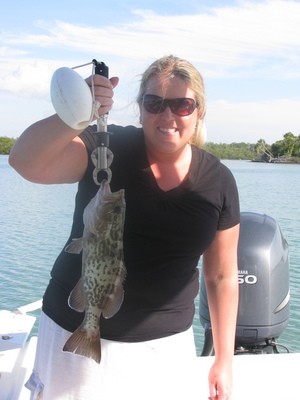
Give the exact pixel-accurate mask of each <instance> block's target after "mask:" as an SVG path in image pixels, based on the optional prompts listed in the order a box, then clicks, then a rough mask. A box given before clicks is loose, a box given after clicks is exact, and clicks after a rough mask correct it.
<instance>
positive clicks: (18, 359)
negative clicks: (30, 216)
mask: <svg viewBox="0 0 300 400" xmlns="http://www.w3.org/2000/svg"><path fill="white" fill-rule="evenodd" d="M34 320H35V318H34V317H31V316H28V315H16V314H13V313H9V312H7V311H4V312H3V311H0V373H1V377H0V400H18V399H21V400H29V398H30V394H29V391H28V390H27V389H26V388H24V387H23V384H24V382H26V380H27V379H28V377H29V375H30V373H31V370H32V367H33V363H34V353H35V346H36V337H33V338H31V340H30V341H29V342H26V340H27V336H28V332H30V330H31V328H32V325H33V323H34ZM9 324H11V325H10V328H9V327H8V325H9ZM21 326H22V328H20V327H21ZM8 337H10V338H8ZM213 361H214V358H213V357H198V358H197V359H196V360H195V361H194V362H192V363H189V364H182V363H181V364H180V363H179V362H178V365H176V363H174V359H173V360H172V362H166V361H162V360H161V359H160V358H159V357H153V358H152V359H151V360H147V361H146V360H145V364H144V365H137V366H136V368H135V369H134V370H132V369H131V370H128V368H127V367H126V365H127V364H126V360H123V361H122V362H121V363H120V365H119V367H118V368H119V371H118V372H119V373H118V374H117V376H118V377H119V378H118V381H117V382H116V385H114V387H111V388H109V389H108V393H104V392H103V393H101V398H102V399H109V400H120V399H122V398H130V399H131V400H140V399H143V400H148V399H149V400H153V399H157V400H169V399H172V400H177V399H178V400H179V399H180V400H182V399H189V400H192V399H195V400H196V399H197V400H204V399H207V398H208V396H209V392H208V384H207V376H208V371H209V368H210V366H211V365H212V363H213ZM299 367H300V353H293V354H267V355H240V356H235V357H234V363H233V369H234V394H233V397H232V400H260V399H264V400H265V399H268V400H282V399H288V398H292V399H295V398H298V397H299V394H298V392H297V380H298V379H299V378H298V376H299ZM99 398H100V396H99Z"/></svg>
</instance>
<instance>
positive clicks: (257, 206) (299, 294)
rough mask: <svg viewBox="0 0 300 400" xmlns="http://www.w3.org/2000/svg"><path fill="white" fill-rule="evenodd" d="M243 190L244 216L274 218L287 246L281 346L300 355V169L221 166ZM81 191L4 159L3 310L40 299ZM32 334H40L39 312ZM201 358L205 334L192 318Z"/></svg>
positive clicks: (0, 179) (0, 228) (0, 173)
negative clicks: (29, 175) (41, 180)
mask: <svg viewBox="0 0 300 400" xmlns="http://www.w3.org/2000/svg"><path fill="white" fill-rule="evenodd" d="M223 162H224V164H226V165H227V166H228V167H229V168H230V170H231V171H232V172H233V174H234V176H235V179H236V181H237V185H238V188H239V195H240V203H241V211H253V212H258V213H262V214H267V215H270V216H271V217H273V218H275V219H276V220H277V222H278V223H279V225H280V228H281V231H282V233H283V236H284V237H285V239H286V240H287V242H288V244H289V253H290V286H291V311H290V320H289V325H288V327H287V328H286V330H285V331H284V333H283V334H282V335H281V336H280V338H279V343H282V344H285V345H287V346H288V347H289V349H290V351H291V352H300V341H299V339H300V307H299V304H300V303H299V301H300V269H299V268H298V267H299V266H300V246H299V243H300V229H299V226H300V191H299V188H298V181H299V176H300V165H278V164H277V165H269V164H259V163H251V162H248V161H235V160H234V161H223ZM76 189H77V185H76V184H75V185H49V186H48V185H36V184H33V183H30V182H27V181H25V180H24V179H23V178H21V177H20V176H19V175H18V174H17V173H16V172H15V171H14V170H13V169H12V168H11V167H10V166H9V165H8V157H7V156H0V193H1V195H0V207H1V208H0V209H1V216H0V309H6V310H14V309H16V308H18V307H19V306H21V305H24V304H27V303H30V302H33V301H36V300H38V299H40V298H41V297H42V295H43V293H44V291H45V288H46V286H47V283H48V280H49V277H50V271H51V268H52V264H53V262H54V260H55V258H56V256H57V254H58V253H59V251H60V250H61V248H62V246H63V245H64V243H65V241H66V238H67V237H68V236H69V232H70V226H71V222H72V216H73V209H74V196H75V193H76ZM35 315H36V316H37V322H36V324H35V327H34V330H33V334H37V326H38V316H39V312H35ZM194 332H195V340H196V344H197V352H198V354H200V352H201V349H202V345H203V333H204V332H203V328H202V326H201V325H200V322H199V318H198V302H196V314H195V318H194Z"/></svg>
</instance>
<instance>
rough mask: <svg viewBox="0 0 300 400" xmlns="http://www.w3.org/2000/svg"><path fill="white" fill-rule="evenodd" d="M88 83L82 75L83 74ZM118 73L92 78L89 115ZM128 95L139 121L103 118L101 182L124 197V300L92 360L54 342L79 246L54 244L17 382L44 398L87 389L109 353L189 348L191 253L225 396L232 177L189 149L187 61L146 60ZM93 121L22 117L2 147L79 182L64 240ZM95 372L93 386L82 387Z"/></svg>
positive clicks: (197, 127) (195, 113)
mask: <svg viewBox="0 0 300 400" xmlns="http://www.w3.org/2000/svg"><path fill="white" fill-rule="evenodd" d="M87 82H88V84H89V85H90V86H91V78H89V79H87ZM117 84H118V78H111V79H110V80H108V79H106V78H105V77H102V76H95V77H94V86H95V98H96V100H98V101H99V102H100V104H101V107H100V110H99V114H105V113H107V112H108V111H109V110H110V109H111V108H112V105H113V100H112V98H113V89H114V87H116V86H117ZM137 102H138V105H139V109H140V122H141V124H142V128H135V127H132V126H129V127H120V126H109V131H110V132H112V133H113V135H111V136H110V149H111V151H112V152H113V154H114V161H113V163H112V165H111V170H112V181H111V190H112V191H117V190H119V189H121V188H123V189H125V198H126V218H125V227H124V236H123V242H124V259H125V265H126V269H127V277H126V281H125V284H124V290H125V297H124V302H123V304H122V306H121V309H120V310H119V311H118V313H117V314H116V315H115V316H114V317H112V318H110V319H107V320H104V319H103V318H102V317H101V319H100V331H101V343H102V361H101V364H100V366H98V365H96V363H95V362H94V361H93V360H89V359H86V358H82V357H78V356H76V355H74V354H70V353H62V352H61V349H62V347H63V345H64V343H65V341H66V340H67V339H68V338H69V337H70V335H71V332H73V331H74V330H75V329H76V328H77V327H78V326H79V325H80V323H81V322H82V318H83V316H82V314H81V313H77V312H76V311H74V310H72V309H71V308H70V307H69V306H68V296H69V293H70V291H71V290H72V289H73V288H74V286H75V284H76V283H77V281H78V279H79V278H80V275H81V256H80V255H78V256H75V255H74V254H68V253H66V252H65V251H64V250H62V252H61V254H60V255H59V256H58V258H57V260H56V262H55V265H54V267H53V269H52V273H51V276H52V277H51V280H50V283H49V285H48V288H47V290H46V293H45V296H44V300H43V313H42V317H41V322H40V330H39V343H38V349H37V356H36V363H35V369H34V373H33V375H32V377H31V380H30V382H29V383H28V387H30V388H31V389H32V391H33V392H35V395H33V398H37V395H38V393H40V396H42V395H43V398H44V399H54V398H74V399H75V398H76V399H77V398H78V399H85V398H86V399H90V398H95V394H93V393H97V390H102V387H103V385H104V380H105V379H109V378H108V376H109V375H110V374H113V373H114V368H117V365H118V359H119V360H120V358H121V357H128V354H127V355H126V351H128V352H129V354H130V357H133V359H134V357H137V358H138V357H141V359H142V362H146V359H147V358H146V357H147V356H149V355H148V354H149V352H154V353H155V354H157V353H158V354H159V355H161V356H163V355H165V356H166V357H170V356H171V354H174V351H175V350H176V357H178V356H179V355H178V352H180V351H181V353H182V354H181V356H182V357H189V356H191V357H194V356H195V348H194V341H193V335H192V321H193V315H194V298H195V297H196V295H197V292H198V288H199V285H198V270H197V264H198V260H199V257H200V256H201V255H202V254H203V274H204V277H205V282H206V288H207V295H208V301H209V308H210V314H211V321H212V329H213V338H214V346H215V354H216V357H215V362H214V364H213V366H212V368H211V370H210V372H209V392H210V397H211V398H212V399H229V398H230V395H231V392H232V358H233V352H234V337H235V324H236V314H237V304H238V280H237V243H238V234H239V203H238V195H237V189H236V185H235V181H234V179H233V177H232V175H231V173H230V172H229V170H228V169H227V168H226V167H225V166H224V165H222V164H221V163H220V162H219V160H217V159H216V158H215V157H213V156H211V155H209V154H207V153H206V152H205V151H203V150H202V149H201V148H200V147H201V145H202V144H203V137H202V124H203V118H204V115H205V95H204V86H203V82H202V78H201V75H200V74H199V72H198V71H197V70H196V69H195V68H194V67H193V66H192V65H191V64H190V63H189V62H187V61H185V60H182V59H179V58H176V57H173V56H169V57H163V58H161V59H159V60H157V61H155V62H154V63H153V64H152V65H150V67H149V68H148V69H147V70H146V71H145V73H144V75H143V77H142V80H141V85H140V91H139V94H138V98H137ZM95 131H96V128H95V126H94V127H91V126H90V127H88V128H87V129H86V130H85V131H84V132H80V131H75V130H73V129H71V128H70V127H68V126H67V125H65V124H64V122H62V121H61V120H60V118H59V117H58V116H57V115H53V116H51V117H49V118H46V119H45V120H42V121H39V122H37V123H35V124H34V125H32V126H30V127H29V128H28V129H27V130H26V131H25V132H24V133H23V134H22V136H21V137H20V138H19V140H18V141H17V142H16V144H15V146H14V147H13V149H12V151H11V154H10V159H9V160H10V164H11V165H12V166H13V167H14V168H15V169H16V170H17V171H18V172H19V173H20V174H21V175H22V176H23V177H24V178H26V179H28V180H30V181H33V182H38V183H44V184H47V183H71V182H77V181H78V182H79V186H78V193H77V196H76V206H75V213H74V221H73V226H72V231H71V235H70V238H69V240H68V242H67V243H69V242H70V241H71V239H72V238H75V237H81V236H82V231H83V222H82V214H83V210H84V208H85V206H86V205H87V204H88V203H89V201H90V199H91V198H92V197H93V196H94V195H95V193H96V192H97V190H98V186H97V185H95V183H94V182H93V178H92V171H93V168H94V166H93V164H92V162H91V159H90V154H91V152H92V151H93V150H94V148H95V138H94V135H93V133H94V132H95ZM115 349H116V350H115ZM127 349H130V350H127ZM180 349H181V350H180ZM49 354H50V355H51V357H50V356H49ZM133 354H134V356H133ZM70 370H71V371H72V374H70V373H69V371H70ZM66 371H67V373H66ZM99 376H101V379H100V378H99ZM99 379H100V381H99ZM96 382H97V385H98V386H97V388H96V389H93V390H95V391H94V392H92V391H89V390H92V387H93V388H94V385H95V384H96ZM101 385H102V386H101ZM34 396H35V397H34ZM67 396H68V397H67ZM40 398H41V397H40ZM102 398H103V397H102Z"/></svg>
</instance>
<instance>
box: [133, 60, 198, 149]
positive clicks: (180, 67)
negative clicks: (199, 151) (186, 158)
mask: <svg viewBox="0 0 300 400" xmlns="http://www.w3.org/2000/svg"><path fill="white" fill-rule="evenodd" d="M157 75H164V76H165V77H166V78H171V77H174V76H176V77H178V78H180V79H182V80H183V81H184V82H185V83H186V84H187V85H188V86H189V87H190V88H191V89H192V90H193V91H194V92H195V97H196V102H197V104H198V110H199V115H200V118H199V120H198V123H197V125H196V127H195V131H194V133H193V135H192V136H191V139H190V143H191V144H194V145H195V146H197V147H202V146H203V145H204V142H205V136H206V134H205V129H204V126H203V119H204V116H205V113H206V99H205V91H204V83H203V79H202V76H201V74H200V73H199V71H198V70H197V69H196V68H195V67H194V66H193V65H192V64H191V63H190V62H188V61H186V60H183V59H181V58H178V57H175V56H172V55H170V56H165V57H162V58H159V59H158V60H156V61H154V62H153V63H152V64H151V65H150V66H149V67H148V68H147V69H146V71H145V72H144V74H143V75H142V79H141V83H140V90H139V93H138V96H137V102H138V104H141V103H142V99H143V96H144V94H145V92H146V88H147V83H148V80H149V79H150V78H152V77H153V76H157Z"/></svg>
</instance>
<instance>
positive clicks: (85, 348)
mask: <svg viewBox="0 0 300 400" xmlns="http://www.w3.org/2000/svg"><path fill="white" fill-rule="evenodd" d="M63 351H67V352H69V353H73V354H78V355H80V356H83V357H87V358H92V359H93V360H95V361H96V362H97V363H98V364H100V361H101V344H100V330H99V328H98V330H97V331H96V332H95V333H93V334H90V333H88V332H87V330H86V329H85V328H84V326H83V324H82V325H80V327H79V328H77V329H76V331H75V332H74V333H73V334H72V335H71V336H70V337H69V339H68V340H67V341H66V343H65V345H64V347H63Z"/></svg>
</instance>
